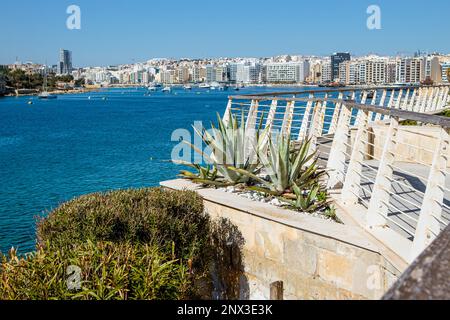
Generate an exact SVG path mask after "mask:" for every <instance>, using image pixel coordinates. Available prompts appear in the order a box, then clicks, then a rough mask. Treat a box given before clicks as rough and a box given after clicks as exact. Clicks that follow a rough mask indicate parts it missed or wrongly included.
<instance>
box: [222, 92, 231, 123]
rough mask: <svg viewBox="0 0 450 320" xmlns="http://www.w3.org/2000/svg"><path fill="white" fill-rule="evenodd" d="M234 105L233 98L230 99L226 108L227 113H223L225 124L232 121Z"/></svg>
mask: <svg viewBox="0 0 450 320" xmlns="http://www.w3.org/2000/svg"><path fill="white" fill-rule="evenodd" d="M232 106H233V99H231V98H230V99H228V104H227V108H226V110H225V114H224V115H223V122H224V124H225V125H227V124H228V122H229V121H230V115H231V108H232Z"/></svg>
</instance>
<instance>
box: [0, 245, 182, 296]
mask: <svg viewBox="0 0 450 320" xmlns="http://www.w3.org/2000/svg"><path fill="white" fill-rule="evenodd" d="M0 262H1V264H0V300H49V299H61V300H70V299H77V300H115V299H120V300H144V299H145V300H155V299H158V300H163V299H166V300H167V299H170V300H173V299H184V298H186V297H187V296H189V288H190V286H189V282H190V279H189V273H188V270H187V269H188V268H187V265H186V264H184V263H183V262H182V261H177V260H171V257H168V256H166V255H165V254H164V253H162V252H161V251H160V249H159V248H157V247H155V246H150V245H132V244H128V243H123V244H115V243H111V242H109V243H106V242H105V243H102V242H98V243H96V244H94V243H92V242H90V241H89V242H86V243H84V244H80V245H76V246H73V247H71V248H60V249H58V250H54V249H51V248H50V247H48V246H47V247H40V248H38V250H37V252H36V253H33V254H30V255H28V256H27V257H25V258H19V257H18V256H17V255H16V253H15V252H14V251H13V250H12V251H11V253H10V255H9V256H8V257H6V256H4V257H2V258H1V259H0ZM69 266H76V267H79V268H80V270H81V274H80V280H81V281H80V284H81V289H80V290H70V289H69V286H68V283H67V281H70V278H69V276H70V274H69V275H68V274H67V270H68V269H67V268H68V267H69Z"/></svg>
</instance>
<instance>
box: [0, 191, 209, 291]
mask: <svg viewBox="0 0 450 320" xmlns="http://www.w3.org/2000/svg"><path fill="white" fill-rule="evenodd" d="M37 229H38V248H37V252H36V253H34V254H31V255H28V256H26V257H25V258H19V257H18V256H17V254H16V253H15V252H14V251H12V252H11V254H10V256H9V257H5V256H3V257H0V259H1V265H0V298H3V299H187V298H199V297H205V292H203V291H201V290H203V288H198V284H199V283H202V284H205V285H204V287H207V286H208V283H210V282H211V281H210V275H209V267H210V263H211V262H210V261H211V256H212V251H211V250H212V247H211V224H210V221H209V218H208V216H207V215H206V214H204V208H203V201H202V199H201V198H200V197H199V196H198V195H197V194H196V193H195V192H191V191H169V190H164V189H161V188H155V189H140V190H127V191H115V192H108V193H96V194H90V195H85V196H82V197H80V198H78V199H75V200H72V201H70V202H68V203H65V204H63V205H61V206H60V207H59V208H57V209H56V210H54V211H53V212H51V213H50V214H49V216H48V217H47V218H45V219H42V220H40V221H39V223H38V228H37ZM69 265H74V266H78V267H80V268H81V271H82V280H83V286H82V290H80V291H74V292H71V291H70V290H68V288H67V284H66V280H67V274H66V268H67V266H69Z"/></svg>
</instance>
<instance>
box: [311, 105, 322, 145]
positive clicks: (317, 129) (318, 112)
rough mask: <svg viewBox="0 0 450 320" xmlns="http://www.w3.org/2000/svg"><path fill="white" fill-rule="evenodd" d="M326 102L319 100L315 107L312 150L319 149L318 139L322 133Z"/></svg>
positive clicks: (312, 126)
mask: <svg viewBox="0 0 450 320" xmlns="http://www.w3.org/2000/svg"><path fill="white" fill-rule="evenodd" d="M323 106H324V103H323V102H322V101H320V102H318V103H317V104H316V106H315V108H314V111H313V112H314V114H313V123H312V125H311V130H312V133H311V135H310V138H311V151H314V150H317V139H318V138H319V137H320V136H321V135H322V131H323V121H324V112H323V109H324V107H323Z"/></svg>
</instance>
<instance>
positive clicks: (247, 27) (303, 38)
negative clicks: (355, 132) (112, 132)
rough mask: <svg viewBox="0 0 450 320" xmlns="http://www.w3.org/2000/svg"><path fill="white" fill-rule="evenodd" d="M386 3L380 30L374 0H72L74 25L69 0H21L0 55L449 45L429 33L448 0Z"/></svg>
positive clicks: (141, 55) (121, 59) (140, 55)
mask: <svg viewBox="0 0 450 320" xmlns="http://www.w3.org/2000/svg"><path fill="white" fill-rule="evenodd" d="M392 2H393V1H390V2H389V1H386V0H382V1H377V5H378V6H379V7H380V9H381V22H382V29H381V30H369V29H368V28H367V26H366V20H367V17H368V15H367V13H366V9H367V8H368V6H370V5H371V4H372V1H365V0H364V1H355V0H353V1H347V2H346V3H338V2H336V1H331V0H330V1H326V0H322V1H316V2H314V3H309V2H304V1H302V2H300V3H298V2H294V1H282V2H281V3H279V5H278V6H277V7H274V8H273V9H272V8H271V10H266V9H267V3H261V2H259V3H261V5H259V6H257V5H256V4H255V3H254V2H251V3H239V4H238V3H237V2H236V1H234V2H233V1H232V2H231V3H229V4H228V6H227V7H226V8H222V9H221V8H219V7H218V6H217V5H216V4H208V3H206V2H204V1H195V2H190V3H184V2H180V1H172V2H171V4H170V5H167V4H162V3H142V2H138V1H129V2H128V3H127V4H126V5H124V4H117V5H115V6H114V8H112V7H109V6H107V5H105V4H104V3H103V4H102V3H100V2H99V1H97V2H92V1H91V2H87V1H85V0H81V1H77V2H76V5H78V6H79V7H80V9H81V21H82V23H81V30H69V29H67V28H66V26H65V23H66V19H67V17H68V16H69V15H68V14H66V9H67V7H68V6H69V5H70V4H72V3H71V2H69V1H60V2H58V4H54V3H52V2H50V1H44V2H39V4H37V3H34V2H31V1H27V0H19V1H16V2H14V3H5V4H2V5H3V7H4V10H5V12H8V15H5V16H4V18H2V20H1V21H0V27H1V28H2V29H3V30H6V32H5V37H4V39H3V45H2V47H3V48H2V50H1V52H0V64H11V63H14V61H15V60H16V57H19V60H20V61H34V62H38V63H45V61H48V62H49V64H55V63H56V62H57V59H58V57H57V56H56V54H55V52H57V51H58V50H59V49H60V48H69V49H70V50H71V51H73V52H74V54H75V55H76V57H77V58H76V59H75V60H74V61H73V64H74V66H77V67H85V66H106V65H118V64H128V63H133V62H139V61H146V60H147V59H150V58H151V57H166V58H175V59H179V58H183V57H186V58H216V57H268V56H276V55H281V54H292V55H297V54H298V55H317V56H328V55H330V54H331V53H333V52H337V51H349V52H351V53H352V55H353V56H361V55H365V54H369V53H376V54H380V55H397V54H404V55H412V54H413V53H414V52H415V51H417V50H422V51H427V52H435V51H436V52H442V53H447V52H450V45H449V44H448V43H446V42H445V41H440V40H439V38H438V37H436V36H434V35H435V34H436V31H437V30H439V29H441V28H442V23H443V21H446V20H445V19H446V12H448V11H449V10H450V4H449V3H448V2H445V3H443V2H441V1H440V2H437V1H432V2H431V3H429V5H428V6H427V10H426V11H424V10H422V9H421V7H422V6H419V5H418V4H419V1H417V0H413V1H409V2H408V4H407V7H406V4H405V3H404V2H397V1H396V2H395V3H392ZM416 4H417V5H416ZM19 8H20V10H19ZM23 8H28V10H23ZM287 8H289V10H288V11H287V10H286V9H287ZM324 8H327V9H324ZM406 9H407V10H406ZM287 12H298V14H297V15H294V16H292V15H291V14H287ZM220 16H222V17H223V18H222V19H220ZM214 17H219V19H216V18H214ZM255 17H256V18H255ZM275 18H276V19H275ZM336 19H338V20H336ZM43 20H45V22H46V23H45V24H43V23H41V22H42V21H43ZM208 21H211V23H208ZM277 21H278V22H277ZM412 21H414V22H415V23H414V24H413V23H412ZM267 22H269V23H267ZM337 22H339V23H337ZM106 26H108V27H107V28H106ZM343 35H345V37H343ZM430 35H432V36H430ZM18 39H23V40H19V41H18ZM343 40H345V41H343ZM51 61H52V62H53V63H51Z"/></svg>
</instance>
